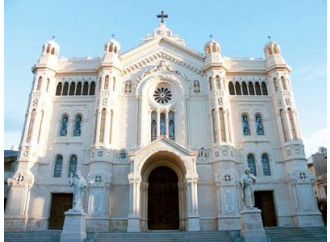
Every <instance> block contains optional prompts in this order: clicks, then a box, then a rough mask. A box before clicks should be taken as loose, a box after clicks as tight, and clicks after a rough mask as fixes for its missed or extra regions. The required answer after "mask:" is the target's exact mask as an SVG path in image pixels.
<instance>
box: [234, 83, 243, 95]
mask: <svg viewBox="0 0 330 242" xmlns="http://www.w3.org/2000/svg"><path fill="white" fill-rule="evenodd" d="M235 91H236V95H242V92H241V85H240V84H239V82H236V83H235Z"/></svg>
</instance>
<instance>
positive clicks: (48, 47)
mask: <svg viewBox="0 0 330 242" xmlns="http://www.w3.org/2000/svg"><path fill="white" fill-rule="evenodd" d="M49 52H50V45H47V49H46V53H47V54H49Z"/></svg>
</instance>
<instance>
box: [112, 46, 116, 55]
mask: <svg viewBox="0 0 330 242" xmlns="http://www.w3.org/2000/svg"><path fill="white" fill-rule="evenodd" d="M113 52H115V54H117V46H115V49H114V51H113Z"/></svg>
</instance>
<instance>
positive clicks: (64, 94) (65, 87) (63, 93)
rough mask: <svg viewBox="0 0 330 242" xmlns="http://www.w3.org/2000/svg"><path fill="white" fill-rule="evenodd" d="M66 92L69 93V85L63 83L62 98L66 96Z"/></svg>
mask: <svg viewBox="0 0 330 242" xmlns="http://www.w3.org/2000/svg"><path fill="white" fill-rule="evenodd" d="M68 91H69V83H68V82H65V83H64V87H63V92H62V95H63V96H66V95H68Z"/></svg>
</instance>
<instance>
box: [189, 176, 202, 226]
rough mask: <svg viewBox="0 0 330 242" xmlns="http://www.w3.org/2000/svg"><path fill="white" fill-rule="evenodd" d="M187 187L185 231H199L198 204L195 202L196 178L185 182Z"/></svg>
mask: <svg viewBox="0 0 330 242" xmlns="http://www.w3.org/2000/svg"><path fill="white" fill-rule="evenodd" d="M186 187H187V207H188V216H187V230H188V231H200V223H199V214H198V202H197V178H188V179H187V180H186Z"/></svg>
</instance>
